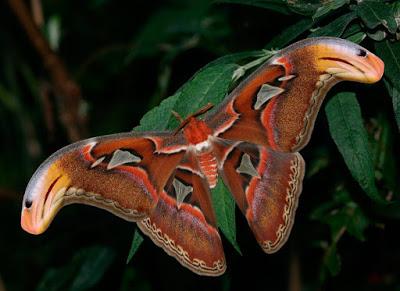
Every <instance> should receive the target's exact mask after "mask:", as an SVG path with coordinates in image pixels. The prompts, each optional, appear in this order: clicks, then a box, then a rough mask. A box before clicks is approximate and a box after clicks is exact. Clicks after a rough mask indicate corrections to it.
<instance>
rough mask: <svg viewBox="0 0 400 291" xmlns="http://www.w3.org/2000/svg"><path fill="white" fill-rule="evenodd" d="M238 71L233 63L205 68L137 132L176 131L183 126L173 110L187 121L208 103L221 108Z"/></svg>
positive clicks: (163, 103)
mask: <svg viewBox="0 0 400 291" xmlns="http://www.w3.org/2000/svg"><path fill="white" fill-rule="evenodd" d="M237 68H238V65H236V64H230V63H220V64H215V65H212V66H206V67H204V68H203V69H201V70H200V71H198V72H197V73H196V74H195V75H194V77H193V78H192V79H191V80H189V81H188V82H187V83H186V84H185V85H183V86H182V87H181V88H180V89H179V90H178V91H177V92H176V93H175V94H174V95H173V96H171V97H169V98H167V99H166V100H164V101H163V102H161V104H160V105H159V106H158V107H155V108H153V109H152V110H151V111H149V112H148V113H147V114H145V115H144V116H143V118H142V120H141V121H140V126H138V127H136V128H135V130H139V131H145V130H166V129H174V128H176V127H177V126H178V125H179V124H178V121H177V120H176V119H175V117H174V116H173V115H172V114H171V111H172V110H174V111H176V112H178V113H179V114H180V115H182V116H184V117H185V116H187V115H189V114H191V113H193V112H195V111H196V110H197V109H199V108H201V107H202V106H204V105H206V104H207V103H212V104H214V105H217V104H219V103H220V102H221V101H222V99H223V98H224V97H225V95H226V93H227V92H228V89H229V86H230V84H231V82H232V75H233V72H234V71H235V69H237Z"/></svg>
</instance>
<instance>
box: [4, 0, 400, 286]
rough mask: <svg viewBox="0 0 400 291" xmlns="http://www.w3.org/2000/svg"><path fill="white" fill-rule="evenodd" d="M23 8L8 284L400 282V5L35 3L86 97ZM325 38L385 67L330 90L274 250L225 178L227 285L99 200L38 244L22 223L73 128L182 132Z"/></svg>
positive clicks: (8, 23) (13, 46)
mask: <svg viewBox="0 0 400 291" xmlns="http://www.w3.org/2000/svg"><path fill="white" fill-rule="evenodd" d="M13 2H21V1H13V0H9V1H3V2H1V3H0V135H1V143H0V230H1V232H0V291H2V290H32V289H37V290H121V291H125V290H204V289H207V290H242V288H244V287H243V286H244V285H245V286H246V287H245V288H246V290H293V291H294V290H321V289H322V290H400V271H399V270H400V269H399V265H400V248H399V243H398V241H397V237H398V232H399V229H400V221H399V219H400V206H399V205H400V203H399V201H400V186H399V177H400V176H399V170H400V168H399V164H400V161H399V150H398V149H399V145H400V141H399V129H400V93H399V92H400V79H399V76H400V42H399V41H398V39H399V38H400V30H399V24H400V0H396V1H378V0H359V1H353V0H255V1H246V0H222V1H206V0H197V1H184V0H170V1H110V0H87V1H67V0H59V1H40V0H35V1H30V3H31V7H29V8H30V11H31V12H32V14H33V16H34V17H33V18H34V19H35V20H36V25H37V26H38V27H39V28H40V31H41V33H42V35H44V36H45V39H46V40H47V41H48V43H49V44H50V47H51V48H52V49H53V51H54V52H55V53H56V55H57V56H58V57H59V58H60V59H61V60H62V61H63V63H64V64H65V68H66V71H67V72H69V74H70V77H71V79H73V80H75V82H76V85H77V86H78V87H79V89H80V93H81V94H80V95H76V96H75V95H74V96H75V97H76V99H74V100H75V101H76V102H75V103H68V101H69V100H70V99H68V98H70V97H71V96H70V95H68V92H66V91H65V90H64V89H63V88H60V86H59V84H58V83H57V82H58V81H57V79H56V78H54V76H53V75H52V72H51V68H50V69H49V66H48V65H47V66H46V63H45V62H44V59H46V58H44V59H43V57H41V56H40V54H38V53H37V51H36V50H35V48H34V46H33V45H32V43H31V41H30V39H29V38H28V36H27V34H26V31H25V29H23V27H22V26H21V23H20V21H19V20H18V18H17V17H16V15H15V13H13V12H12V10H11V9H10V7H11V6H10V5H8V3H10V4H11V3H13ZM26 2H28V1H26ZM25 4H28V3H25ZM37 4H39V7H37V6H35V5H37ZM40 4H41V7H40ZM35 7H36V8H35ZM41 14H43V20H41V17H40V16H41ZM322 35H329V36H337V37H342V38H347V39H349V40H351V41H354V42H357V43H361V44H362V45H363V46H365V47H366V48H368V49H369V50H371V51H373V52H374V53H376V54H377V55H378V56H380V57H381V58H382V59H383V60H384V61H385V66H386V67H385V76H384V80H383V81H381V82H380V83H378V84H374V85H369V86H365V85H362V86H361V85H358V84H355V83H343V84H340V85H338V86H336V87H335V88H334V89H333V90H332V91H331V92H330V93H329V95H328V98H327V102H326V103H325V104H324V105H323V108H324V110H321V113H320V114H319V117H318V120H317V123H316V128H315V131H314V133H313V135H312V140H311V142H310V144H309V145H308V146H307V147H306V149H305V150H303V151H302V154H303V155H304V157H305V160H306V161H307V172H306V179H305V183H304V189H303V193H302V197H301V198H300V205H299V209H298V211H297V215H296V221H295V225H294V228H293V231H292V234H291V236H290V238H289V241H288V242H287V244H286V245H285V246H284V247H283V248H282V250H281V251H279V252H278V253H277V254H274V255H266V254H264V253H263V252H262V250H261V249H260V248H259V247H258V245H257V243H256V241H255V240H254V238H253V236H252V234H251V233H250V230H249V228H248V226H247V225H246V223H245V220H244V218H243V217H242V216H241V215H237V216H236V217H235V209H234V204H233V200H232V199H231V198H230V197H229V196H228V195H227V194H226V191H224V189H223V187H222V188H220V187H217V189H216V192H215V193H214V198H215V201H214V203H215V205H216V208H217V216H218V224H219V227H220V228H221V230H222V233H223V234H224V237H225V238H226V239H224V247H225V253H226V256H227V262H228V270H227V272H226V274H225V275H223V276H221V277H219V278H202V277H199V276H197V275H195V274H192V273H191V272H190V271H188V270H186V269H184V268H182V267H181V266H180V265H179V264H178V263H177V262H176V261H175V260H174V259H172V258H171V257H169V256H167V255H166V254H165V253H164V252H163V251H162V250H161V249H159V248H157V247H156V246H154V245H153V244H152V243H150V240H148V239H146V238H145V239H144V240H143V238H142V237H141V235H140V233H139V232H137V230H135V227H134V225H133V224H130V223H127V222H124V221H122V220H120V219H118V218H116V217H114V216H112V215H110V214H109V213H106V212H104V211H101V210H98V209H95V208H90V207H86V206H72V207H67V208H66V209H64V210H63V211H62V212H61V213H60V214H59V215H58V217H57V219H56V220H55V221H54V223H53V224H52V226H51V227H50V229H49V230H48V231H47V232H46V233H45V234H43V235H41V236H40V237H33V236H31V235H29V234H27V233H24V232H23V231H22V230H21V228H20V225H19V215H20V204H21V201H22V196H23V192H24V188H25V186H26V184H27V182H28V180H29V178H30V176H31V175H32V173H33V171H34V170H35V168H36V167H37V166H38V165H39V164H40V162H41V161H43V159H44V158H45V157H47V156H48V155H50V154H51V153H52V152H54V151H55V150H56V149H58V148H60V147H61V146H64V145H66V144H68V143H70V142H71V141H72V139H75V138H76V137H80V138H83V137H84V136H95V135H104V134H108V133H114V132H121V131H129V130H131V129H132V128H135V129H136V130H147V129H161V128H174V127H176V123H175V120H174V119H173V118H172V116H171V114H170V112H171V109H178V111H179V112H180V113H181V114H183V115H185V114H188V113H191V112H194V111H195V110H196V109H197V108H199V107H200V106H201V105H202V104H205V103H206V102H207V101H210V100H212V101H213V103H218V102H219V100H221V99H222V98H223V97H224V96H225V94H226V93H227V92H228V91H229V90H231V89H232V88H233V87H234V86H235V84H237V82H232V75H233V74H234V73H235V74H236V76H238V77H239V76H240V75H241V74H242V73H245V74H247V73H249V72H250V71H251V70H253V69H254V66H252V65H253V64H254V63H253V61H255V60H258V59H260V58H264V59H265V58H266V57H268V55H269V54H270V51H267V50H272V49H279V48H282V47H284V46H286V45H288V44H289V43H292V42H294V41H295V40H299V39H302V38H305V37H307V36H322ZM238 73H240V74H239V75H238ZM188 80H189V81H188ZM168 96H172V97H170V98H168V99H167V97H168ZM193 98H196V100H197V102H196V103H194V102H193ZM163 100H165V101H163ZM162 101H163V102H162ZM160 103H161V105H160V106H159V107H155V106H157V105H159V104H160ZM71 104H72V105H71ZM74 104H75V105H77V107H76V108H75V109H76V110H75V109H74V107H73V106H74ZM71 106H72V107H71ZM154 107H155V108H154ZM74 110H75V112H74ZM65 112H67V113H70V114H72V115H70V116H76V117H77V118H79V120H78V121H77V123H76V124H75V125H74V124H71V123H69V122H67V121H66V119H65V116H66V115H65ZM146 112H147V113H146ZM74 114H75V115H74ZM142 116H144V117H143V119H142ZM73 126H80V127H82V128H85V130H82V131H80V132H75V133H74V131H73ZM100 182H101V181H100ZM236 212H237V210H236ZM237 214H239V213H238V212H237ZM132 237H133V243H132V245H131V242H132ZM240 253H242V255H241V254H240ZM128 254H129V259H128V261H129V263H128V264H126V261H127V257H128Z"/></svg>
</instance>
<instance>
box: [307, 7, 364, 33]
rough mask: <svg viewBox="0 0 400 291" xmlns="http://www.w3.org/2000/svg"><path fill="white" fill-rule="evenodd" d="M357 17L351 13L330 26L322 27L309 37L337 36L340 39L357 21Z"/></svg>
mask: <svg viewBox="0 0 400 291" xmlns="http://www.w3.org/2000/svg"><path fill="white" fill-rule="evenodd" d="M356 17H357V15H356V13H354V12H350V13H347V14H344V15H342V16H340V17H339V18H337V19H335V20H334V21H332V22H330V23H329V24H328V25H326V26H324V27H321V28H319V29H317V30H315V31H314V32H313V33H311V34H310V35H309V37H317V36H335V37H340V36H341V35H342V34H343V32H344V31H345V29H346V28H347V26H348V25H349V24H350V22H352V21H353V20H354V19H356Z"/></svg>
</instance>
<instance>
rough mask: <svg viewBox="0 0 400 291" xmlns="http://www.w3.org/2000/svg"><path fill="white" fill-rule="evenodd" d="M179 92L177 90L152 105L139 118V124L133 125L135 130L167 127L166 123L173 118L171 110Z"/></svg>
mask: <svg viewBox="0 0 400 291" xmlns="http://www.w3.org/2000/svg"><path fill="white" fill-rule="evenodd" d="M180 95H181V92H179V91H178V92H177V93H175V94H174V95H172V96H170V97H168V98H167V99H165V100H163V101H162V102H161V104H160V105H159V106H157V107H154V108H153V109H151V110H150V111H148V112H147V113H146V114H145V115H143V117H142V119H141V120H140V125H139V126H137V127H135V128H134V130H135V131H158V130H160V131H163V130H166V129H168V124H169V123H170V120H171V119H172V118H173V116H172V114H171V111H172V110H174V108H175V105H176V101H177V100H178V99H179V96H180Z"/></svg>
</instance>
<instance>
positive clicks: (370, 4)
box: [355, 0, 397, 33]
mask: <svg viewBox="0 0 400 291" xmlns="http://www.w3.org/2000/svg"><path fill="white" fill-rule="evenodd" d="M355 11H356V12H357V14H358V16H359V17H360V18H361V19H362V21H363V22H364V23H365V25H366V26H367V27H368V28H370V29H375V28H376V27H377V26H378V25H383V26H384V27H386V28H387V29H388V30H389V32H391V33H395V32H396V30H397V23H396V20H395V18H394V16H393V13H392V10H391V7H390V6H389V5H387V4H385V3H384V2H382V1H375V0H364V1H360V2H359V3H358V5H357V6H356V7H355Z"/></svg>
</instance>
